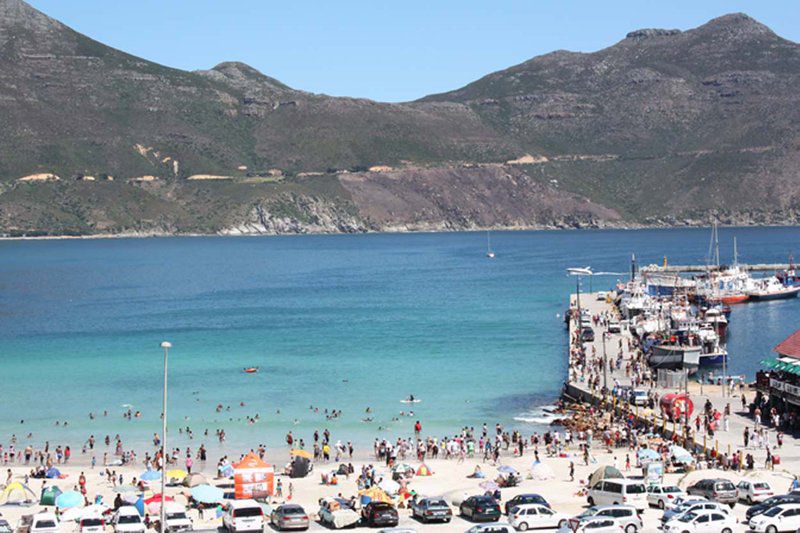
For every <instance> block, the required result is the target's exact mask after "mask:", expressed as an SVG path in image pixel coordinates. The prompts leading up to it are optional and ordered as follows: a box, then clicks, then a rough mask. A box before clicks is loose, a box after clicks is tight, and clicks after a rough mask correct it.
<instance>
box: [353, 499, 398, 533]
mask: <svg viewBox="0 0 800 533" xmlns="http://www.w3.org/2000/svg"><path fill="white" fill-rule="evenodd" d="M361 517H362V518H363V519H364V523H365V524H366V525H368V526H370V527H376V526H388V527H394V526H396V525H397V523H398V522H399V521H400V516H399V515H398V514H397V509H395V508H394V505H392V504H391V503H386V502H369V503H368V504H367V505H365V506H364V508H363V509H361Z"/></svg>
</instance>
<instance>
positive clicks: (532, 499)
mask: <svg viewBox="0 0 800 533" xmlns="http://www.w3.org/2000/svg"><path fill="white" fill-rule="evenodd" d="M526 503H538V504H541V505H544V506H546V507H550V504H549V503H547V500H545V499H544V498H542V497H541V496H539V495H538V494H519V495H517V496H514V497H513V498H511V499H510V500H508V501H507V502H506V514H510V513H511V509H513V508H514V507H516V506H517V505H524V504H526Z"/></svg>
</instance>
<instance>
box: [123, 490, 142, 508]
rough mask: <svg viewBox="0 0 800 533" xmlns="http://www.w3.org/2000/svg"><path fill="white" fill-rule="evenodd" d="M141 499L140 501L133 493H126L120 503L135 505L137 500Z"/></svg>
mask: <svg viewBox="0 0 800 533" xmlns="http://www.w3.org/2000/svg"><path fill="white" fill-rule="evenodd" d="M141 499H142V497H141V495H139V494H136V493H134V492H126V493H125V494H123V495H122V501H124V502H125V503H130V504H131V505H133V504H134V503H136V501H137V500H141Z"/></svg>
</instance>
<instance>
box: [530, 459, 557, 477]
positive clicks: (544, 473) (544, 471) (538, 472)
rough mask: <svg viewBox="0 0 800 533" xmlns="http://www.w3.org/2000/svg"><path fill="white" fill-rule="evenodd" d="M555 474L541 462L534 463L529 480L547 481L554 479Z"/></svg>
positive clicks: (548, 466)
mask: <svg viewBox="0 0 800 533" xmlns="http://www.w3.org/2000/svg"><path fill="white" fill-rule="evenodd" d="M555 477H556V474H555V472H553V469H552V468H550V465H547V464H545V463H543V462H541V461H534V463H533V464H532V465H531V478H532V479H534V480H536V481H547V480H548V479H555Z"/></svg>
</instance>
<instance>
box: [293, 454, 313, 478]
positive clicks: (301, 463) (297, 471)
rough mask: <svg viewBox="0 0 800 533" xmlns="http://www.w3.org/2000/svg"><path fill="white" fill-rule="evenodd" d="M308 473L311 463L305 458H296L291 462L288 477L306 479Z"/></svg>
mask: <svg viewBox="0 0 800 533" xmlns="http://www.w3.org/2000/svg"><path fill="white" fill-rule="evenodd" d="M310 471H311V461H309V460H308V459H306V458H305V457H301V456H296V457H295V458H294V459H293V460H292V470H291V472H290V473H289V477H293V478H298V477H306V476H307V475H308V473H309V472H310Z"/></svg>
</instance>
